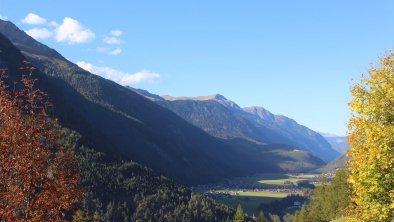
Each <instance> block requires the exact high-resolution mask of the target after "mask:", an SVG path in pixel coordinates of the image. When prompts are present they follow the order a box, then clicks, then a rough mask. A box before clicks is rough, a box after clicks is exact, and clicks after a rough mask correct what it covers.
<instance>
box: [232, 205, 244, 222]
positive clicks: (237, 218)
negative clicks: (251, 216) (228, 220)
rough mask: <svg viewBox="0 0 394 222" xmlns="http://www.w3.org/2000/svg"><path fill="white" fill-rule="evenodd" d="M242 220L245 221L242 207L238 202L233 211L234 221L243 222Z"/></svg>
mask: <svg viewBox="0 0 394 222" xmlns="http://www.w3.org/2000/svg"><path fill="white" fill-rule="evenodd" d="M244 221H245V215H244V210H243V209H242V206H241V204H238V206H237V211H236V212H235V216H234V222H244Z"/></svg>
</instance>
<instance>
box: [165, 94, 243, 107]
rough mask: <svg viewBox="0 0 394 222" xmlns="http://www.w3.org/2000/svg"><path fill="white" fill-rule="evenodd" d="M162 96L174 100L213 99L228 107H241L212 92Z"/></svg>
mask: <svg viewBox="0 0 394 222" xmlns="http://www.w3.org/2000/svg"><path fill="white" fill-rule="evenodd" d="M162 98H164V99H165V100H168V101H176V100H190V101H215V102H218V103H220V104H222V105H223V106H226V107H229V108H233V109H241V108H240V107H239V106H238V105H237V104H236V103H235V102H233V101H231V100H228V99H227V98H226V97H224V96H223V95H220V94H212V95H209V96H198V97H186V96H182V97H174V96H169V95H165V96H162Z"/></svg>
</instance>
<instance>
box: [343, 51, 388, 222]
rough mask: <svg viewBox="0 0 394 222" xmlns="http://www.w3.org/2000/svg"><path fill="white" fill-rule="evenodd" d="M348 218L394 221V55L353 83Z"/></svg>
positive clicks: (350, 105)
mask: <svg viewBox="0 0 394 222" xmlns="http://www.w3.org/2000/svg"><path fill="white" fill-rule="evenodd" d="M351 93H352V96H353V99H352V101H351V102H350V103H349V107H350V109H351V111H352V115H351V118H350V121H349V125H348V128H349V143H350V146H351V149H350V150H349V152H348V155H349V156H350V160H349V164H348V167H349V171H350V176H349V179H348V181H349V183H350V185H351V189H352V196H351V201H352V205H351V206H350V207H349V212H350V214H351V215H352V217H350V219H349V221H393V220H394V54H393V53H391V54H389V55H387V56H386V57H384V58H383V59H381V61H380V64H379V66H378V67H373V68H371V69H370V70H369V71H368V75H366V76H363V77H362V79H361V81H360V83H359V84H356V85H354V86H353V89H352V91H351Z"/></svg>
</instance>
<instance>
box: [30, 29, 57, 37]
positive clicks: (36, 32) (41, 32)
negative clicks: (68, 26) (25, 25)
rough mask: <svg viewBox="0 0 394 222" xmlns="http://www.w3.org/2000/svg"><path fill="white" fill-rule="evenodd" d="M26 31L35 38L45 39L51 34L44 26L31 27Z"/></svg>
mask: <svg viewBox="0 0 394 222" xmlns="http://www.w3.org/2000/svg"><path fill="white" fill-rule="evenodd" d="M26 33H27V34H28V35H30V36H31V37H33V38H35V39H47V38H50V37H52V35H53V33H52V32H51V31H49V30H48V29H46V28H32V29H29V30H27V31H26Z"/></svg>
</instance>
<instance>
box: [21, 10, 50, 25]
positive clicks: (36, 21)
mask: <svg viewBox="0 0 394 222" xmlns="http://www.w3.org/2000/svg"><path fill="white" fill-rule="evenodd" d="M46 21H47V20H46V19H45V18H43V17H41V16H39V15H37V14H34V13H29V14H27V15H26V17H25V18H24V19H22V22H23V23H25V24H29V25H40V24H44V23H46Z"/></svg>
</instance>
